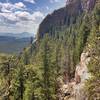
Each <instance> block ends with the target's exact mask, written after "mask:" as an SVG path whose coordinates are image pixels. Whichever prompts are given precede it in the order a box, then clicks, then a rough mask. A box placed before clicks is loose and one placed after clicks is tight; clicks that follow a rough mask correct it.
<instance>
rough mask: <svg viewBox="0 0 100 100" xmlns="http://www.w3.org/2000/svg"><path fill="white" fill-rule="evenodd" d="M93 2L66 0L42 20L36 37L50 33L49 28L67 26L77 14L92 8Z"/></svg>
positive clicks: (91, 0)
mask: <svg viewBox="0 0 100 100" xmlns="http://www.w3.org/2000/svg"><path fill="white" fill-rule="evenodd" d="M95 2H96V0H67V2H66V6H65V7H63V8H60V9H58V10H55V11H54V12H53V13H51V14H49V15H47V16H46V18H45V19H44V20H43V21H42V23H41V24H40V26H39V29H38V38H41V37H43V36H44V34H45V33H49V34H52V33H51V30H53V29H54V28H57V27H58V28H59V26H66V27H69V26H70V25H72V24H75V23H76V20H77V18H78V17H79V16H81V15H82V14H83V13H84V12H88V11H91V10H92V9H93V7H94V5H95ZM55 26H56V27H55Z"/></svg>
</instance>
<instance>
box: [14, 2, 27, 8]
mask: <svg viewBox="0 0 100 100" xmlns="http://www.w3.org/2000/svg"><path fill="white" fill-rule="evenodd" d="M15 7H16V8H25V7H26V6H25V5H24V4H23V3H22V2H18V3H15Z"/></svg>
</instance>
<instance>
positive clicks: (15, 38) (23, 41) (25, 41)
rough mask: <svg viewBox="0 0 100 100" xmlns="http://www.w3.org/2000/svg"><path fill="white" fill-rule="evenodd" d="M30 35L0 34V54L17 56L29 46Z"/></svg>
mask: <svg viewBox="0 0 100 100" xmlns="http://www.w3.org/2000/svg"><path fill="white" fill-rule="evenodd" d="M31 37H32V34H29V33H20V34H13V33H0V53H8V54H18V53H20V52H21V51H22V50H23V48H25V47H27V46H28V45H29V44H30V41H31Z"/></svg>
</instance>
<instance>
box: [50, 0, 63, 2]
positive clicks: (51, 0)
mask: <svg viewBox="0 0 100 100" xmlns="http://www.w3.org/2000/svg"><path fill="white" fill-rule="evenodd" d="M60 1H61V0H50V3H55V2H56V3H57V2H60Z"/></svg>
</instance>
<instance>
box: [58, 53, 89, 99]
mask: <svg viewBox="0 0 100 100" xmlns="http://www.w3.org/2000/svg"><path fill="white" fill-rule="evenodd" d="M89 61H90V56H89V52H83V53H82V54H81V58H80V63H79V64H78V65H77V66H76V70H75V77H74V79H70V81H67V83H66V84H65V83H63V80H59V83H62V84H60V89H59V98H60V99H59V100H86V99H87V98H86V93H85V91H84V86H85V82H86V80H87V79H89V78H90V77H91V75H90V73H89V72H88V68H87V65H88V63H89Z"/></svg>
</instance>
